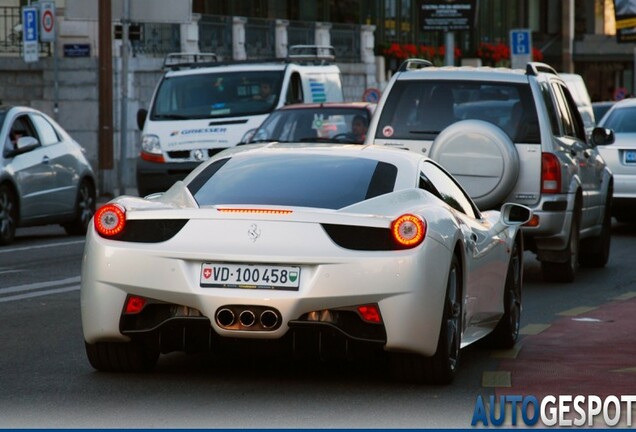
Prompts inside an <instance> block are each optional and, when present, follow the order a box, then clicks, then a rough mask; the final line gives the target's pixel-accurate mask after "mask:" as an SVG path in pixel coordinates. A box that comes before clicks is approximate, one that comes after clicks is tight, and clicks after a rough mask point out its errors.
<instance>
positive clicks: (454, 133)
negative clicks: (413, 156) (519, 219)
mask: <svg viewBox="0 0 636 432" xmlns="http://www.w3.org/2000/svg"><path fill="white" fill-rule="evenodd" d="M430 157H431V159H433V160H435V161H437V162H439V163H440V164H441V165H442V166H443V167H444V168H445V169H446V170H447V171H448V172H450V173H451V174H452V175H453V176H454V177H455V178H456V179H457V181H458V182H459V183H460V184H461V185H462V186H463V188H464V189H465V190H466V192H467V193H468V194H469V195H470V197H471V198H472V199H473V201H475V204H476V205H477V207H479V209H481V210H488V209H492V208H494V207H495V206H497V205H499V204H501V203H502V202H503V200H504V199H505V198H506V197H507V196H508V194H509V193H510V192H511V191H512V189H513V187H514V186H515V184H516V183H517V177H518V176H519V154H518V153H517V149H516V148H515V146H514V144H513V143H512V141H511V140H510V137H508V135H507V134H506V133H505V132H504V131H503V130H502V129H501V128H499V127H497V126H495V125H494V124H492V123H488V122H485V121H482V120H462V121H459V122H456V123H453V124H452V125H450V126H448V127H447V128H446V129H444V130H443V131H442V132H441V133H440V134H439V135H438V136H437V138H436V139H435V141H433V145H432V146H431V152H430Z"/></svg>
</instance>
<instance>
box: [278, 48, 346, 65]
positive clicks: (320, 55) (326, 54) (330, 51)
mask: <svg viewBox="0 0 636 432" xmlns="http://www.w3.org/2000/svg"><path fill="white" fill-rule="evenodd" d="M335 59H336V49H335V48H334V47H333V46H331V45H292V46H290V47H289V50H288V52H287V60H288V61H292V62H298V61H307V62H312V61H313V62H319V63H323V64H324V63H325V62H332V61H334V60H335Z"/></svg>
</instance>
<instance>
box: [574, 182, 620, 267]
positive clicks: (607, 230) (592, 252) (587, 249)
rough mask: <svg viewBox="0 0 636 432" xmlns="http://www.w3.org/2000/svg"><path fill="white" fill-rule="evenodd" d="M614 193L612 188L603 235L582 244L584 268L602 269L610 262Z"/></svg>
mask: <svg viewBox="0 0 636 432" xmlns="http://www.w3.org/2000/svg"><path fill="white" fill-rule="evenodd" d="M612 193H613V190H612V188H610V189H609V190H608V196H607V201H606V202H605V213H604V214H603V222H602V227H601V233H600V234H599V235H598V236H596V237H592V238H589V239H585V240H583V241H582V242H581V257H580V258H581V265H583V266H586V267H596V268H601V267H605V265H606V264H607V262H608V261H609V255H610V244H611V239H612Z"/></svg>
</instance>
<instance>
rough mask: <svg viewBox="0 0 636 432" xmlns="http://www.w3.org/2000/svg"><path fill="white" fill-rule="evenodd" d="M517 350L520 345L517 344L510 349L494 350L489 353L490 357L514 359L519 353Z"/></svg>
mask: <svg viewBox="0 0 636 432" xmlns="http://www.w3.org/2000/svg"><path fill="white" fill-rule="evenodd" d="M519 351H521V345H519V344H517V345H515V346H514V347H512V348H511V349H507V350H494V351H492V352H491V353H490V357H491V358H499V359H516V358H517V356H518V355H519Z"/></svg>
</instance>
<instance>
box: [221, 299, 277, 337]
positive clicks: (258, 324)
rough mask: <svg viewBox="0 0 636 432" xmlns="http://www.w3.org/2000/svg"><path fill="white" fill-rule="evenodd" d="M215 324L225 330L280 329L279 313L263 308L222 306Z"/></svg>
mask: <svg viewBox="0 0 636 432" xmlns="http://www.w3.org/2000/svg"><path fill="white" fill-rule="evenodd" d="M215 318H216V323H217V324H218V326H219V327H221V328H222V329H225V330H251V331H268V330H275V329H277V328H278V327H280V324H281V322H282V316H281V314H280V312H278V311H277V310H275V309H272V308H266V307H263V306H242V305H235V306H222V307H220V308H219V309H217V311H216V314H215Z"/></svg>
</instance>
